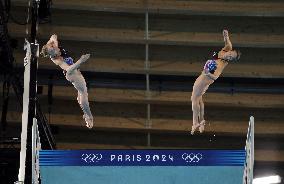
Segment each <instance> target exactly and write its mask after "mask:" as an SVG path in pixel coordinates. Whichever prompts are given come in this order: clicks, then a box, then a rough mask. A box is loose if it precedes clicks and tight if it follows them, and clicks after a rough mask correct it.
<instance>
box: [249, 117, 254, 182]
mask: <svg viewBox="0 0 284 184" xmlns="http://www.w3.org/2000/svg"><path fill="white" fill-rule="evenodd" d="M250 127H251V135H250V139H251V140H250V141H251V148H250V149H251V156H250V172H251V173H250V176H249V177H250V182H251V183H252V181H253V168H254V117H253V116H251V117H250Z"/></svg>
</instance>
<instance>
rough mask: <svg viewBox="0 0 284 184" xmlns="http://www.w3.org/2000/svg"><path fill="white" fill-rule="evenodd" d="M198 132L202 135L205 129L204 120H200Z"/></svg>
mask: <svg viewBox="0 0 284 184" xmlns="http://www.w3.org/2000/svg"><path fill="white" fill-rule="evenodd" d="M199 125H200V126H199V132H200V133H203V132H204V129H205V120H202V121H201V123H200V124H199Z"/></svg>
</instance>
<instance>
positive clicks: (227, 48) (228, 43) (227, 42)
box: [222, 30, 233, 51]
mask: <svg viewBox="0 0 284 184" xmlns="http://www.w3.org/2000/svg"><path fill="white" fill-rule="evenodd" d="M223 37H224V42H225V46H224V47H223V49H222V50H224V51H230V50H232V49H233V46H232V43H231V41H230V38H229V32H228V31H227V30H223Z"/></svg>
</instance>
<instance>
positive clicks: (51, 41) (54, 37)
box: [47, 34, 58, 47]
mask: <svg viewBox="0 0 284 184" xmlns="http://www.w3.org/2000/svg"><path fill="white" fill-rule="evenodd" d="M49 43H50V44H53V45H54V46H55V47H58V40H57V35H56V34H53V35H52V36H51V37H50V39H49V40H48V42H47V44H49Z"/></svg>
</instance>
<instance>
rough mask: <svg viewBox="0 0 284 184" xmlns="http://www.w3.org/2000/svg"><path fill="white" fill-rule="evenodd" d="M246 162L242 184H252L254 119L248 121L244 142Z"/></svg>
mask: <svg viewBox="0 0 284 184" xmlns="http://www.w3.org/2000/svg"><path fill="white" fill-rule="evenodd" d="M245 150H246V161H245V168H244V175H243V184H252V181H253V168H254V117H253V116H251V117H250V120H249V127H248V133H247V140H246V147H245Z"/></svg>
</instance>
